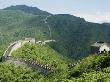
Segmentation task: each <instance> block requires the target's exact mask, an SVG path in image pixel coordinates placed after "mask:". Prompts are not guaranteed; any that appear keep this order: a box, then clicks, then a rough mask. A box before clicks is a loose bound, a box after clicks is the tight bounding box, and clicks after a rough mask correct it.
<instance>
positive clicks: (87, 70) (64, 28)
mask: <svg viewBox="0 0 110 82" xmlns="http://www.w3.org/2000/svg"><path fill="white" fill-rule="evenodd" d="M109 27H110V24H109V23H103V24H98V23H91V22H87V21H85V20H84V19H83V18H80V17H76V16H73V15H69V14H51V13H48V12H46V11H42V10H40V9H38V8H35V7H28V6H25V5H17V6H11V7H7V8H5V9H1V10H0V45H1V46H0V57H1V58H2V55H3V53H4V51H5V50H6V48H7V47H8V45H9V44H10V43H12V42H14V41H17V40H21V39H24V38H26V37H27V38H30V37H31V38H35V39H36V41H44V40H50V39H52V40H56V42H51V43H48V44H46V45H39V44H25V45H24V46H22V47H21V48H19V49H18V50H16V51H14V52H13V53H12V56H13V58H14V59H23V60H28V59H30V60H34V61H38V62H40V64H42V65H49V66H50V67H52V71H49V74H47V75H45V74H42V73H41V72H40V71H38V70H33V69H31V67H27V66H22V65H15V64H13V63H11V61H6V62H0V74H1V75H0V82H109V81H110V61H109V60H110V54H100V55H97V54H90V46H91V44H93V43H94V42H96V41H105V42H107V43H109V41H110V29H109ZM79 60H80V61H79Z"/></svg>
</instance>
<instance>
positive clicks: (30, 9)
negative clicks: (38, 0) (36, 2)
mask: <svg viewBox="0 0 110 82" xmlns="http://www.w3.org/2000/svg"><path fill="white" fill-rule="evenodd" d="M4 10H21V11H24V12H25V13H30V14H34V15H51V14H50V13H48V12H46V11H42V10H40V9H38V8H36V7H28V6H26V5H16V6H10V7H7V8H5V9H4Z"/></svg>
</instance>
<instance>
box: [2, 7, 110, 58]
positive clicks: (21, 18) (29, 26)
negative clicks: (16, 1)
mask: <svg viewBox="0 0 110 82" xmlns="http://www.w3.org/2000/svg"><path fill="white" fill-rule="evenodd" d="M19 7H22V6H19ZM13 8H14V10H1V12H0V32H1V35H0V37H1V38H0V44H2V45H3V44H4V45H5V44H8V43H10V42H12V41H15V40H18V39H22V38H24V37H35V38H36V40H37V41H38V40H46V39H55V40H56V43H49V45H50V46H51V47H52V48H53V49H55V50H56V51H58V52H59V53H61V54H62V55H63V56H65V57H68V58H72V59H79V58H82V57H85V56H87V55H88V53H90V45H91V44H92V43H94V42H96V41H100V40H101V41H105V42H109V41H110V29H109V26H107V25H104V24H97V23H90V22H86V21H85V20H84V19H82V18H79V17H75V16H73V15H68V14H58V15H48V16H47V15H45V16H44V15H42V16H41V15H40V16H39V14H38V15H34V14H32V13H31V14H29V13H25V12H24V11H18V9H17V8H16V6H13ZM29 8H31V7H29ZM44 14H45V13H44ZM50 31H51V34H52V35H51V36H52V37H50Z"/></svg>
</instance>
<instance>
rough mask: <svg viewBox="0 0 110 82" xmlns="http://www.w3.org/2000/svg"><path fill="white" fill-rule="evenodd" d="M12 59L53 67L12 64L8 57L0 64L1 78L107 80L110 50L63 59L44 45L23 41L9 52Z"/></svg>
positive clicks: (20, 80)
mask: <svg viewBox="0 0 110 82" xmlns="http://www.w3.org/2000/svg"><path fill="white" fill-rule="evenodd" d="M21 54H22V55H21ZM12 56H13V57H14V59H18V58H22V59H31V60H35V61H39V62H40V63H42V64H48V65H50V66H52V67H53V69H52V71H51V70H50V71H49V73H48V74H46V75H45V74H42V73H41V72H40V71H38V70H32V69H31V67H27V66H23V65H18V64H16V65H15V64H13V63H12V62H11V61H10V60H8V61H6V62H2V63H1V64H0V70H1V71H0V74H1V75H0V78H1V79H0V81H1V82H4V81H5V82H10V81H12V82H109V81H110V54H100V55H98V54H91V55H90V56H88V57H86V58H83V59H81V60H80V61H78V62H75V61H71V60H67V59H65V58H64V57H62V56H61V55H60V54H59V53H58V52H56V51H55V50H53V49H52V48H51V47H49V46H48V45H40V44H25V45H24V46H22V47H21V48H19V49H18V50H16V51H14V52H13V53H12Z"/></svg>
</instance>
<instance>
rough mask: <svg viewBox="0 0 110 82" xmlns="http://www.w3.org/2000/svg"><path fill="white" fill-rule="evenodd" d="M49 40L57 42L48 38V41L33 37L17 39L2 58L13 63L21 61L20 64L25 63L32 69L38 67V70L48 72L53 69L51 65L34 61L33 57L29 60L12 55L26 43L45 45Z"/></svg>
mask: <svg viewBox="0 0 110 82" xmlns="http://www.w3.org/2000/svg"><path fill="white" fill-rule="evenodd" d="M48 42H55V40H46V41H37V42H36V41H35V39H33V38H26V39H25V40H19V41H16V42H14V43H11V44H10V45H9V47H8V48H7V49H6V51H5V52H4V54H3V57H2V60H3V61H11V63H14V64H16V65H18V63H19V65H23V64H25V65H26V66H28V67H31V68H32V69H36V70H39V71H40V72H43V73H45V74H48V73H49V71H53V68H52V67H51V66H49V65H43V64H41V63H39V62H38V61H34V60H31V59H28V60H24V59H14V58H13V57H12V55H11V54H12V52H13V51H15V50H17V49H18V48H20V47H22V46H23V45H24V44H26V43H33V44H35V43H37V44H38V43H39V44H41V45H45V44H46V43H48Z"/></svg>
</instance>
